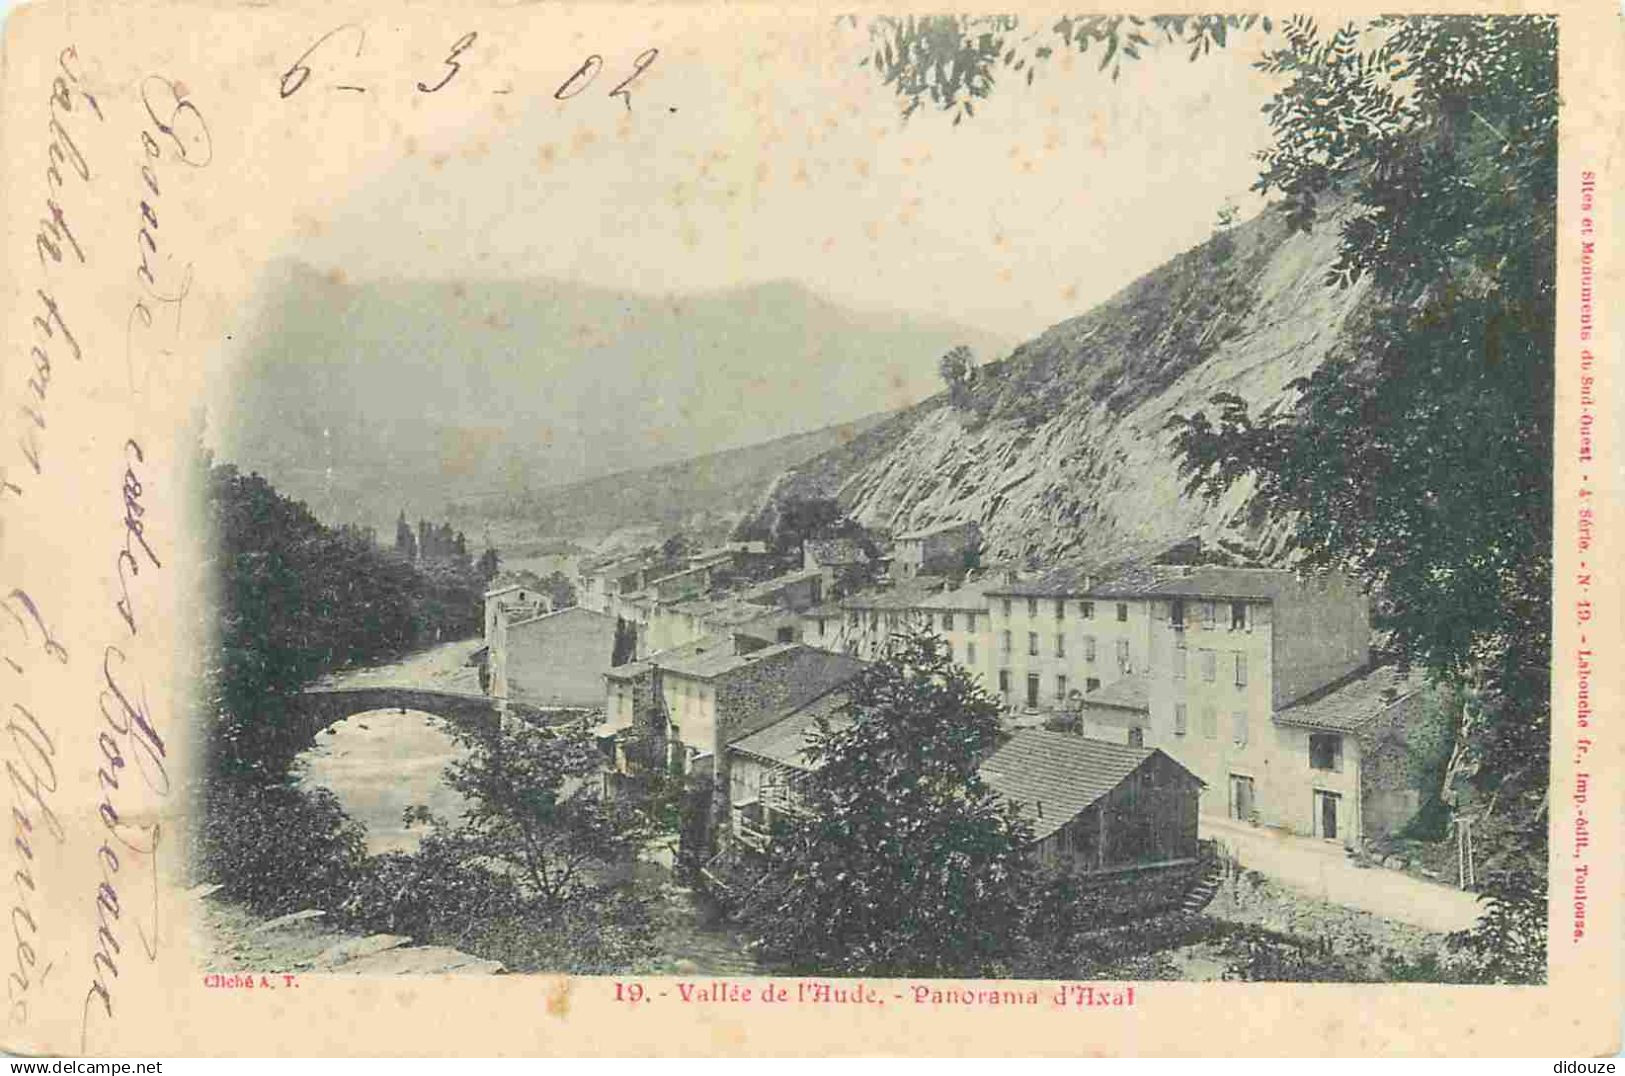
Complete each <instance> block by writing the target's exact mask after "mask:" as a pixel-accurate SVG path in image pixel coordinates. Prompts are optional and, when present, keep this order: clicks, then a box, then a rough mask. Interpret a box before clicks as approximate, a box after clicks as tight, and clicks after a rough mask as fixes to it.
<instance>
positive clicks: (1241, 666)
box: [1236, 653, 1247, 687]
mask: <svg viewBox="0 0 1625 1076" xmlns="http://www.w3.org/2000/svg"><path fill="white" fill-rule="evenodd" d="M1236 686H1237V687H1246V686H1247V655H1246V654H1240V653H1238V654H1237V655H1236Z"/></svg>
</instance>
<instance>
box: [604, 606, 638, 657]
mask: <svg viewBox="0 0 1625 1076" xmlns="http://www.w3.org/2000/svg"><path fill="white" fill-rule="evenodd" d="M637 652H638V627H637V625H636V624H634V623H633V622H632V621H630V620H627V619H626V618H625V617H621V616H618V617H616V618H615V643H614V645H613V646H612V647H611V650H610V657H609V664H610V666H611V667H612V668H613V667H614V666H616V665H625V664H626V663H627V662H629V661H632V660H633V659H634V658H636V657H637Z"/></svg>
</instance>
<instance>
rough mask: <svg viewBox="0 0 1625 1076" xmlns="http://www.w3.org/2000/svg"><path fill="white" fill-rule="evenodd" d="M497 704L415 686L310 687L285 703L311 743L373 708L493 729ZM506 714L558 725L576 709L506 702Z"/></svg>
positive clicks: (478, 697)
mask: <svg viewBox="0 0 1625 1076" xmlns="http://www.w3.org/2000/svg"><path fill="white" fill-rule="evenodd" d="M500 703H501V700H499V699H494V698H492V697H491V696H489V695H479V694H475V693H474V692H469V691H437V690H435V689H432V688H416V687H326V688H323V687H313V688H308V689H306V690H305V691H302V692H300V693H299V694H298V695H296V696H294V697H293V698H292V699H290V700H289V703H288V710H287V713H288V716H289V718H290V719H291V720H292V721H293V722H295V723H297V724H298V725H299V726H300V729H301V735H302V736H303V738H304V739H306V740H310V741H314V740H315V738H316V735H317V734H318V733H320V732H321V731H322V730H323V729H325V728H328V727H330V726H332V725H335V724H337V723H338V722H340V721H343V720H344V719H345V718H347V717H352V716H354V715H355V714H364V713H368V712H370V711H374V710H393V711H395V712H397V713H406V712H408V711H411V710H417V711H420V712H422V713H427V714H433V715H434V716H436V717H439V718H444V719H445V720H447V721H450V722H453V723H454V724H457V725H459V726H462V727H464V728H495V727H496V724H497V721H498V718H499V714H500V712H501V711H500V709H499V706H500ZM508 714H509V716H511V717H517V718H519V719H520V720H523V721H529V722H534V723H537V724H550V725H556V724H560V723H561V722H562V721H566V720H568V719H569V718H570V717H573V716H576V714H577V711H570V712H568V713H565V712H562V711H558V710H542V709H539V708H537V707H534V706H527V705H525V704H523V703H514V702H509V703H508Z"/></svg>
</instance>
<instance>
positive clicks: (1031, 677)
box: [1027, 673, 1038, 710]
mask: <svg viewBox="0 0 1625 1076" xmlns="http://www.w3.org/2000/svg"><path fill="white" fill-rule="evenodd" d="M1027 709H1029V710H1036V709H1038V674H1037V673H1028V674H1027Z"/></svg>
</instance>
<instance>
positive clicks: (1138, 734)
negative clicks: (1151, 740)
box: [1128, 728, 1145, 747]
mask: <svg viewBox="0 0 1625 1076" xmlns="http://www.w3.org/2000/svg"><path fill="white" fill-rule="evenodd" d="M1128 745H1129V746H1130V747H1144V746H1145V730H1144V729H1141V728H1132V729H1129V730H1128Z"/></svg>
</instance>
